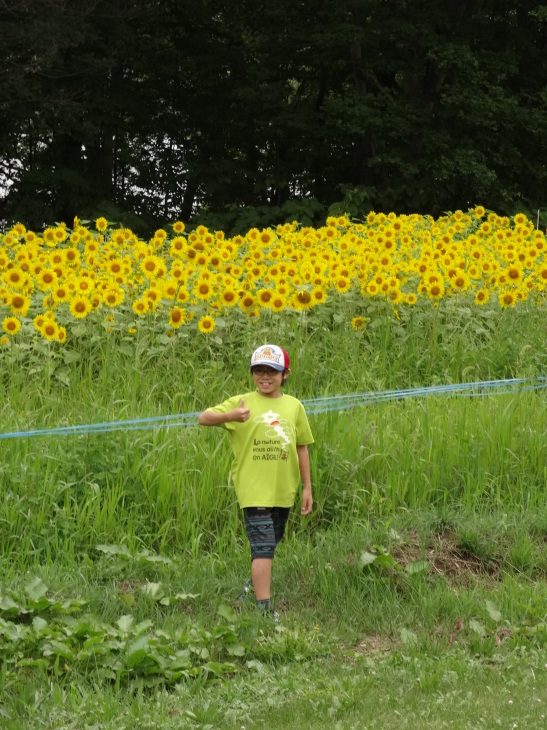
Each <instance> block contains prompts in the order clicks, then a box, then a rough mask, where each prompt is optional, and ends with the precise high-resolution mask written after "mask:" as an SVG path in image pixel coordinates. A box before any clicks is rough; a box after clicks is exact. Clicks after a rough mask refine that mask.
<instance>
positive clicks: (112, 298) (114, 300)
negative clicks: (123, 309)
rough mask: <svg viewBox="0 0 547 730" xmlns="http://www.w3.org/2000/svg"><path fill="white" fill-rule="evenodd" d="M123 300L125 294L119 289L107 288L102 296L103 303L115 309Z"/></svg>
mask: <svg viewBox="0 0 547 730" xmlns="http://www.w3.org/2000/svg"><path fill="white" fill-rule="evenodd" d="M124 299H125V292H124V291H123V289H120V288H119V287H114V286H112V287H109V288H108V289H107V290H106V291H105V292H104V294H103V302H104V303H105V304H106V306H107V307H117V306H118V305H119V304H121V303H122V302H123V300H124Z"/></svg>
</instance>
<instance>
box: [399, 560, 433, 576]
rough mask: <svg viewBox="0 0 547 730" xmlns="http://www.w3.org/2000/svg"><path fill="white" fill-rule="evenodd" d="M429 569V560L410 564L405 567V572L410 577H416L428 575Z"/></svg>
mask: <svg viewBox="0 0 547 730" xmlns="http://www.w3.org/2000/svg"><path fill="white" fill-rule="evenodd" d="M429 568H430V564H429V563H428V562H427V560H418V561H416V562H414V563H408V564H407V565H406V567H405V571H406V572H407V573H408V575H415V574H416V573H427V572H428V571H429Z"/></svg>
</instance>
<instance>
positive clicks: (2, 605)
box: [0, 596, 28, 616]
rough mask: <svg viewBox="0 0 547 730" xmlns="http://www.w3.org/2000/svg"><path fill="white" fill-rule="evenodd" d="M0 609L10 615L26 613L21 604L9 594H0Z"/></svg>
mask: <svg viewBox="0 0 547 730" xmlns="http://www.w3.org/2000/svg"><path fill="white" fill-rule="evenodd" d="M0 611H2V612H3V613H7V614H8V615H10V616H18V615H19V614H24V613H28V612H27V610H26V609H25V608H23V606H21V605H20V604H19V603H16V601H14V600H13V598H12V597H11V596H0Z"/></svg>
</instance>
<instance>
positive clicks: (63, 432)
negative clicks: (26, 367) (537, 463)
mask: <svg viewBox="0 0 547 730" xmlns="http://www.w3.org/2000/svg"><path fill="white" fill-rule="evenodd" d="M544 388H547V377H545V378H544V377H537V378H512V379H508V380H483V381H479V382H474V383H459V384H454V385H430V386H426V387H420V388H406V389H402V390H381V391H371V392H368V393H350V394H348V395H334V396H325V397H322V398H307V399H303V400H302V404H303V406H304V407H305V409H306V412H307V413H308V415H317V414H320V413H330V412H335V411H345V410H349V409H351V408H358V407H360V406H366V405H373V404H375V403H382V402H386V401H391V400H402V399H404V398H421V397H426V396H431V395H445V396H446V395H451V396H485V395H503V394H506V393H514V392H515V390H518V391H519V392H525V391H533V390H542V389H544ZM198 415H199V411H195V412H192V413H179V414H177V415H169V416H152V417H150V418H133V419H127V420H124V421H105V422H103V423H86V424H82V425H76V426H58V427H54V428H39V429H34V430H31V431H12V432H10V433H0V440H2V439H14V438H31V437H34V436H77V435H86V434H93V433H108V432H111V431H143V430H151V429H158V428H178V427H186V426H195V425H197V417H198Z"/></svg>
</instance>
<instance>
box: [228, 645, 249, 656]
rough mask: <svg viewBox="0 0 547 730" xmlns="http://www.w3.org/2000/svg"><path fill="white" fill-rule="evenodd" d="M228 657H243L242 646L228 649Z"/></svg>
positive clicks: (243, 649) (243, 648)
mask: <svg viewBox="0 0 547 730" xmlns="http://www.w3.org/2000/svg"><path fill="white" fill-rule="evenodd" d="M228 654H230V656H245V647H244V646H243V645H242V644H235V645H234V646H229V647H228Z"/></svg>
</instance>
